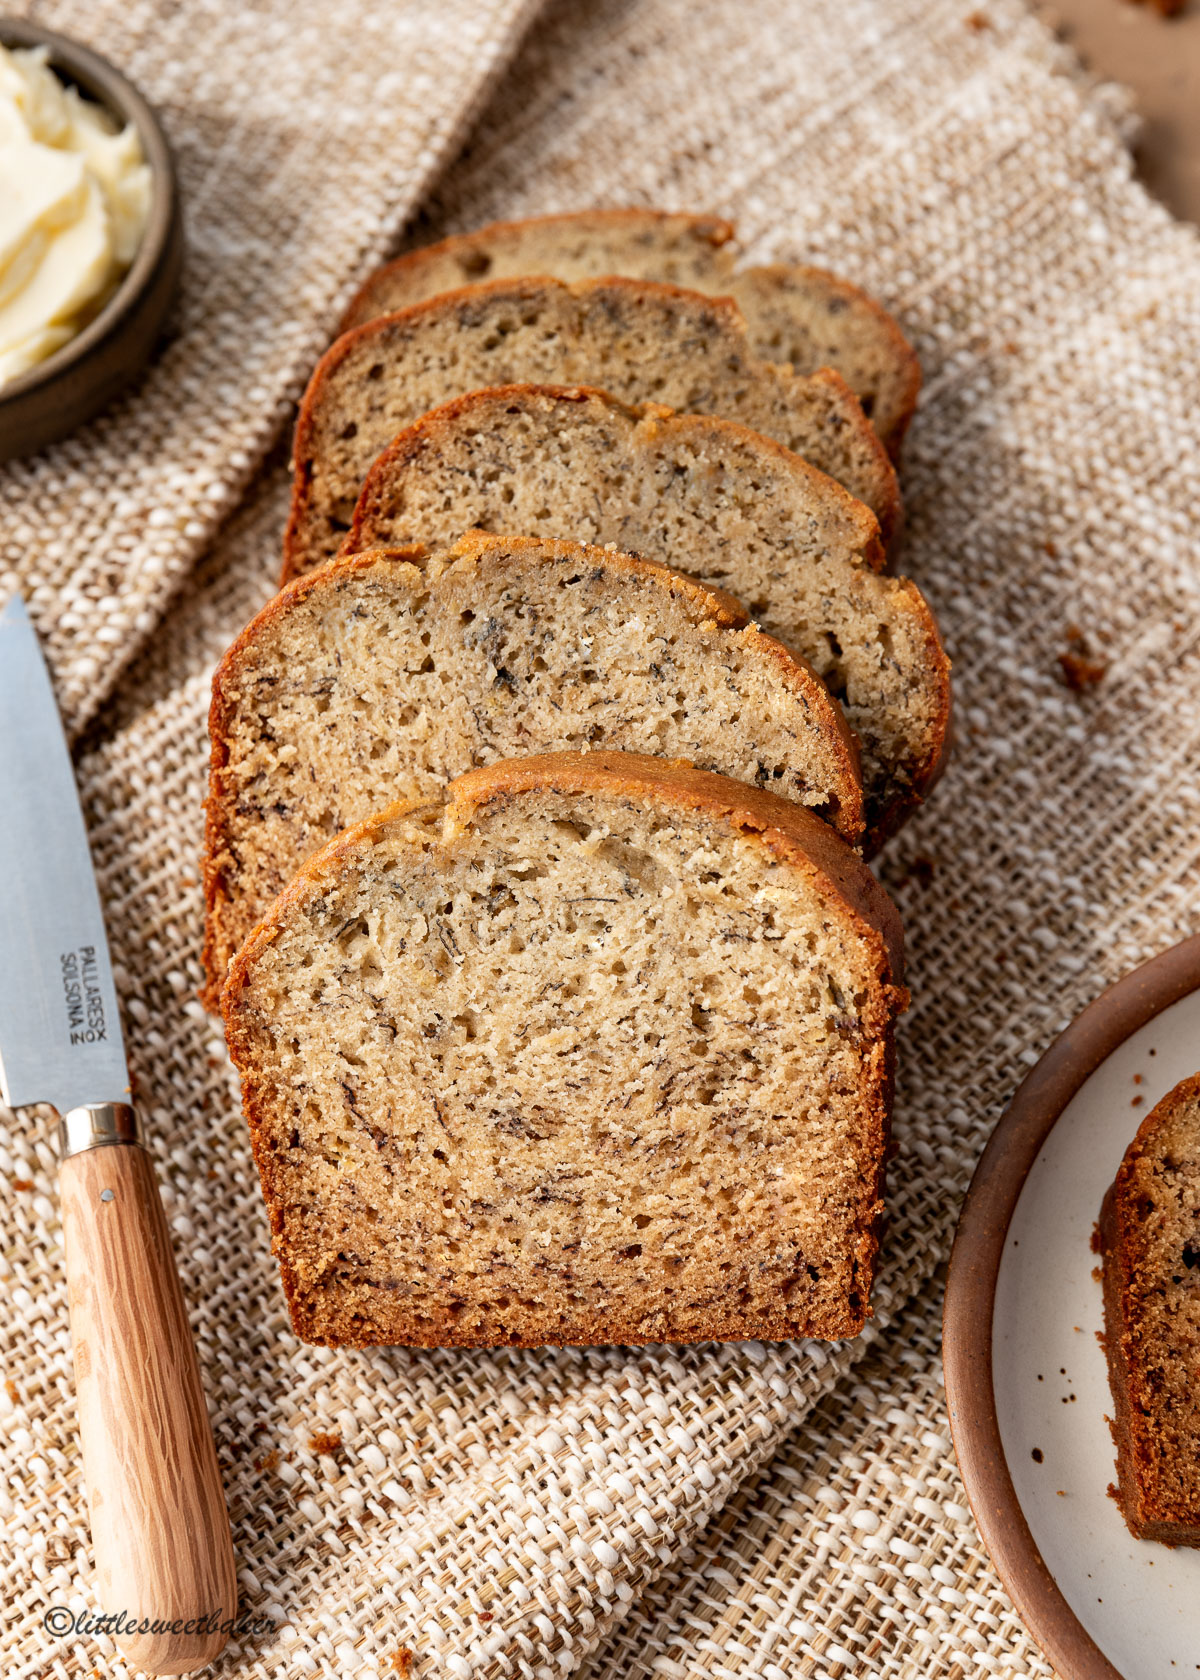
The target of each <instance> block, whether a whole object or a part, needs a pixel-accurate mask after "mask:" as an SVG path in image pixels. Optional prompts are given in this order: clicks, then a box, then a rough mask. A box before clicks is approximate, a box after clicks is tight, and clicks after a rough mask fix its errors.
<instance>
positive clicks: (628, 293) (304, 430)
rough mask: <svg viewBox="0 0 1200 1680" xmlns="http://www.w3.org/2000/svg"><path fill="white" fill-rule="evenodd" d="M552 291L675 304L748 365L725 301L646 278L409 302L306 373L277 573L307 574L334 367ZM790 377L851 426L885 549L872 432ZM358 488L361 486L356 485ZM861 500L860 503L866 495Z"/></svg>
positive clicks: (768, 368) (833, 388)
mask: <svg viewBox="0 0 1200 1680" xmlns="http://www.w3.org/2000/svg"><path fill="white" fill-rule="evenodd" d="M554 290H559V291H561V292H563V293H567V294H570V295H571V296H573V297H575V298H577V299H579V300H581V301H582V302H583V303H585V304H588V305H594V306H595V307H596V308H597V310H598V311H599V312H600V313H601V314H604V313H606V303H607V298H608V297H611V299H612V301H613V303H614V305H615V306H616V307H620V306H621V304H622V303H623V302H626V301H628V300H630V299H632V298H634V297H638V296H649V297H651V298H653V299H655V300H657V301H659V302H675V303H677V304H678V305H679V306H680V307H681V308H686V309H688V310H690V311H692V312H693V313H694V314H695V315H696V316H697V318H698V319H703V318H704V317H710V318H712V319H713V320H714V321H716V322H718V323H719V330H720V331H722V332H723V333H726V334H729V335H731V336H733V337H735V338H737V339H740V340H741V341H743V342H744V343H745V345H746V352H747V360H748V361H753V360H754V357H753V355H752V353H751V347H750V344H749V340H748V338H747V336H746V329H745V322H744V321H743V319H742V316H741V312H740V311H739V310H738V308H737V306H736V304H735V303H734V302H733V301H732V299H730V298H720V297H710V296H708V295H707V294H703V293H698V292H689V291H686V290H685V289H684V288H682V287H679V286H669V285H663V284H660V283H658V282H654V281H644V280H624V279H621V278H619V277H617V278H609V279H604V280H598V281H582V282H579V283H578V284H576V285H571V286H567V285H564V284H563V283H562V282H559V281H555V280H549V279H539V278H536V277H535V278H533V279H524V280H494V281H485V282H484V283H483V284H481V285H478V286H464V287H460V288H458V289H457V290H455V291H451V292H442V293H439V294H438V295H437V296H436V297H434V298H431V299H429V300H427V301H426V302H424V303H419V304H414V305H413V306H412V307H411V308H409V309H404V310H400V311H398V312H397V313H395V314H392V315H381V316H378V317H376V318H375V319H374V320H371V321H367V322H365V323H364V324H363V325H362V326H360V327H356V328H354V329H353V330H352V331H351V332H348V333H344V334H343V335H342V336H341V338H339V339H337V340H336V342H335V343H334V344H333V345H331V346H330V348H329V349H328V350H327V351H326V352H325V354H324V355H323V356H322V357H321V360H320V361H319V362H318V363H317V366H316V368H315V369H314V370H313V375H312V378H311V379H310V380H309V383H308V387H307V389H306V390H305V393H304V396H303V398H302V399H301V403H300V410H299V414H298V416H297V420H296V432H295V439H294V442H293V463H294V465H293V480H292V498H291V507H290V510H289V514H288V522H287V527H286V529H285V532H284V543H283V554H284V558H283V567H284V575H285V576H294V575H296V574H297V573H298V572H302V571H306V570H308V569H310V559H309V556H308V555H307V553H306V551H305V546H304V542H305V536H306V532H307V530H308V527H309V525H310V523H311V520H312V516H313V509H312V500H313V490H312V483H313V449H314V443H315V441H316V433H317V428H318V416H319V415H320V414H321V412H322V408H323V405H324V404H325V402H326V398H327V392H328V390H329V387H330V385H331V383H332V381H333V378H334V375H335V374H336V373H337V371H338V369H339V368H340V367H341V366H342V364H343V363H344V362H345V361H346V360H347V359H348V358H349V357H351V356H353V355H357V354H358V352H359V351H360V350H362V349H364V348H365V347H366V346H368V345H371V346H374V347H375V348H377V349H378V351H379V354H380V356H381V358H383V359H384V360H386V358H387V356H388V355H389V353H390V352H391V351H392V349H393V348H395V347H396V346H397V345H399V344H401V343H402V342H403V340H404V339H405V338H406V337H407V336H408V335H409V334H410V333H411V332H413V331H414V330H417V329H419V328H420V326H421V325H422V324H423V323H428V322H431V321H439V320H441V319H448V320H452V319H453V318H454V317H455V315H458V316H459V317H460V318H465V317H469V315H470V314H471V312H472V311H473V310H478V309H479V308H480V306H482V305H484V304H485V303H486V302H487V300H489V299H491V298H498V297H506V298H510V299H511V300H512V301H513V304H514V306H519V305H520V304H521V303H522V302H523V301H525V302H529V303H534V302H537V301H539V300H540V299H543V298H545V297H546V295H547V294H548V293H549V292H552V291H554ZM758 365H759V367H760V368H761V369H762V372H763V377H764V378H767V377H768V376H771V377H778V376H779V369H778V368H776V367H775V366H774V364H771V363H766V362H760V363H759V364H758ZM796 377H797V381H798V382H799V383H803V384H805V385H807V386H809V387H810V388H812V387H822V388H824V390H825V391H826V392H828V394H829V397H830V399H831V401H832V402H833V404H834V405H835V407H836V409H837V413H838V425H839V427H843V428H844V427H845V426H852V427H853V428H854V436H855V440H856V443H857V445H858V447H859V448H860V449H861V450H862V452H863V455H864V456H865V457H866V458H867V459H868V461H869V469H868V476H869V477H870V479H871V482H872V492H871V494H870V502H871V506H872V509H873V511H874V513H875V515H876V518H877V519H878V522H879V528H880V532H881V534H882V537H883V541H884V544H885V546H886V545H889V544H890V543H891V542H892V540H893V539H894V538H895V537H896V536H897V535H898V533H899V529H900V523H901V513H902V508H901V500H900V490H899V483H898V480H897V478H896V473H895V469H894V467H893V466H892V463H891V460H890V459H889V457H888V453H887V451H886V449H885V448H884V446H883V444H882V442H881V441H880V439H879V437H878V434H877V433H876V432H875V431H874V430H873V429H872V427H871V425H870V423H869V422H868V421H867V419H866V417H865V416H864V414H863V412H862V409H861V408H860V407H859V404H858V400H857V398H856V397H855V395H854V393H853V392H852V391H851V389H850V387H849V386H848V385H847V384H846V382H845V380H844V379H843V378H842V377H841V375H840V374H838V373H836V372H834V371H833V370H832V369H830V368H820V369H819V370H818V371H817V372H816V373H813V374H810V375H805V376H796ZM364 476H365V475H364ZM358 488H359V489H361V483H360V485H359V486H358ZM862 499H864V500H866V499H868V496H867V494H866V493H864V496H863V498H862Z"/></svg>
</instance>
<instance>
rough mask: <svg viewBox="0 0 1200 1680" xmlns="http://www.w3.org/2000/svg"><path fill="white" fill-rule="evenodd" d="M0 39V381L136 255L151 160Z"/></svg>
mask: <svg viewBox="0 0 1200 1680" xmlns="http://www.w3.org/2000/svg"><path fill="white" fill-rule="evenodd" d="M48 57H49V54H48V51H47V49H46V48H45V47H30V48H25V49H24V50H21V49H18V50H17V51H15V52H14V51H10V50H9V49H8V48H7V47H5V46H3V45H0V386H3V385H5V384H7V383H8V381H9V380H11V379H13V378H15V377H16V375H17V374H20V373H26V372H28V370H29V369H30V368H32V367H36V366H37V364H38V363H39V362H42V361H45V359H46V358H47V357H48V356H51V355H53V353H54V352H55V351H56V350H58V349H61V347H62V346H63V345H64V344H66V343H67V341H68V340H69V339H71V338H73V337H74V336H75V334H76V333H77V332H78V331H79V330H80V328H81V327H83V326H86V324H87V323H88V321H89V320H92V319H94V318H95V316H96V315H97V314H98V312H99V310H100V309H101V308H102V307H103V306H104V304H105V303H107V302H108V299H109V298H110V297H111V296H112V294H113V292H114V291H115V290H116V287H117V282H118V280H119V279H120V277H121V276H122V275H123V274H124V273H125V271H126V270H127V269H128V268H129V266H130V264H131V263H132V262H133V259H134V256H135V255H136V254H137V248H138V246H139V244H140V243H141V239H142V234H143V233H144V232H145V229H146V222H147V220H148V218H149V214H150V166H149V165H148V164H147V162H146V160H145V156H144V154H143V152H142V143H141V140H140V138H139V137H138V132H137V130H136V128H134V127H133V125H132V124H131V123H127V124H126V125H125V126H124V127H123V128H122V127H118V125H117V123H116V120H115V119H114V117H113V116H112V115H111V114H110V113H109V112H108V111H107V110H105V109H104V107H103V106H102V105H97V104H96V103H95V102H94V101H92V100H85V99H84V98H83V97H82V96H81V95H80V93H79V90H78V89H77V88H75V87H71V86H68V85H66V84H64V83H63V82H61V81H59V79H58V77H57V76H56V75H55V74H54V72H53V70H51V69H50V66H49V63H48Z"/></svg>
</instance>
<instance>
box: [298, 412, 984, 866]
mask: <svg viewBox="0 0 1200 1680" xmlns="http://www.w3.org/2000/svg"><path fill="white" fill-rule="evenodd" d="M507 404H511V405H512V406H513V407H514V408H515V409H531V408H532V409H535V410H536V408H537V407H539V406H545V407H548V408H551V409H553V408H554V407H555V406H556V405H562V407H563V408H565V409H567V410H571V409H573V408H575V407H578V406H581V405H583V404H599V405H601V406H602V407H603V408H605V409H607V410H608V411H609V412H611V413H612V414H614V415H616V416H619V417H620V418H621V419H622V420H624V421H625V422H626V423H627V424H629V425H630V426H632V427H636V428H640V429H642V430H643V431H644V429H645V428H647V427H650V426H652V427H654V428H655V429H656V430H657V429H659V428H661V430H662V432H663V433H665V434H666V436H667V438H668V439H670V438H671V437H678V438H680V439H681V440H685V441H690V440H695V441H696V443H697V444H704V445H706V446H710V447H711V448H712V450H713V452H714V454H717V455H721V454H723V453H724V448H725V447H727V446H729V445H733V446H735V447H737V448H743V449H747V448H748V449H750V450H752V451H753V452H754V455H755V456H756V457H762V458H763V459H764V461H765V462H766V463H767V464H768V465H769V466H774V467H775V468H776V469H777V470H778V471H781V472H785V473H787V474H789V475H791V476H792V477H794V478H795V480H796V481H797V483H798V484H799V486H800V487H801V490H802V492H803V491H804V490H806V489H807V490H810V491H811V492H812V493H813V495H814V497H817V498H819V499H820V500H821V501H823V502H824V503H826V504H827V505H829V506H831V507H833V508H836V510H837V517H838V519H839V520H840V521H842V522H844V523H845V525H846V526H847V527H848V528H849V529H850V530H852V531H854V537H853V539H852V546H854V547H856V548H857V554H858V557H859V558H861V562H862V564H863V565H864V566H865V567H866V568H867V569H869V570H871V571H876V572H878V571H882V570H883V568H884V565H885V556H884V552H883V547H882V544H881V542H880V540H879V527H878V524H877V522H876V520H875V517H874V515H873V514H872V513H871V511H870V509H869V508H867V507H865V506H864V505H863V504H862V503H861V502H859V501H857V500H856V499H855V497H853V496H852V495H851V494H850V493H849V491H847V490H845V489H844V488H843V487H842V486H841V485H840V484H837V483H836V482H835V481H834V480H833V479H831V478H829V477H828V476H827V475H826V474H825V473H822V472H821V471H820V470H819V469H818V468H816V467H813V466H810V465H809V463H808V462H807V461H805V460H803V459H802V458H801V457H800V456H798V455H796V454H794V453H793V452H792V451H791V450H789V449H788V448H786V447H785V445H783V444H781V443H777V442H775V441H774V440H773V439H770V438H765V437H762V436H761V435H760V434H759V433H757V432H752V431H750V429H749V428H748V427H746V426H743V425H742V424H741V423H740V422H738V421H735V420H724V419H718V418H716V417H713V416H710V415H689V414H677V413H676V412H675V411H674V410H672V409H669V408H666V407H664V406H663V405H662V404H655V403H647V404H630V403H625V402H622V401H621V400H620V399H619V398H616V397H613V396H612V395H611V394H610V393H608V392H606V391H602V390H599V389H597V388H596V387H594V386H586V385H571V386H558V385H503V386H494V387H488V388H485V389H483V390H479V391H471V392H467V393H466V394H465V395H463V396H461V397H454V398H452V399H451V400H450V401H449V402H446V403H443V404H441V405H440V406H439V407H438V408H436V409H433V410H431V411H430V412H429V413H428V414H426V415H424V416H422V418H421V419H420V420H417V421H416V422H414V424H413V425H411V426H407V427H405V429H404V430H403V431H401V432H400V433H398V434H397V435H396V437H395V438H394V439H393V440H392V442H391V444H390V445H389V447H388V448H387V449H386V450H385V451H384V452H383V454H382V455H380V456H379V458H378V459H377V460H376V462H375V464H374V466H373V467H372V468H371V470H370V472H369V473H368V475H367V477H366V479H365V481H364V483H363V486H362V490H361V492H360V494H359V498H358V503H357V505H356V507H355V510H354V515H353V519H352V521H351V526H350V530H349V531H348V533H347V535H346V537H345V539H344V541H343V544H342V549H341V552H342V553H344V554H345V553H352V552H354V551H355V550H356V549H358V548H360V547H361V546H363V545H364V543H365V544H366V545H367V546H373V545H374V544H376V543H377V542H378V541H380V540H381V539H380V534H379V530H378V527H379V526H380V525H381V524H382V525H384V527H385V530H386V515H387V507H388V498H389V495H390V493H391V487H392V485H393V484H394V483H395V482H396V481H397V480H398V479H400V478H402V477H403V475H404V474H405V473H407V472H410V471H415V472H417V473H420V472H421V470H422V466H423V463H424V462H425V461H426V460H428V461H430V462H431V463H433V464H434V465H435V466H436V463H437V461H438V459H439V457H440V456H442V455H443V454H444V453H445V451H446V450H447V447H448V446H449V445H451V444H453V443H455V442H456V441H457V434H460V433H461V432H462V429H463V427H464V425H465V426H466V427H467V428H472V427H481V426H485V425H487V423H488V417H489V412H490V413H493V414H494V412H495V410H496V408H497V407H498V406H503V405H507ZM555 424H556V425H558V424H561V422H558V421H557V417H556V419H555ZM700 452H702V451H700ZM286 581H287V579H286V573H285V582H286ZM896 581H897V584H898V585H899V586H900V587H901V588H902V591H903V598H904V603H905V610H906V612H907V615H908V617H909V618H910V620H911V621H912V623H913V625H914V629H915V632H916V635H917V636H918V637H919V640H920V641H921V643H923V646H924V655H923V658H924V666H925V669H926V671H927V672H929V673H930V684H931V689H932V691H933V716H932V719H931V720H930V723H929V726H928V734H927V739H926V741H925V743H924V746H925V751H924V755H923V756H922V757H919V758H914V760H913V761H912V763H911V764H909V765H906V772H907V774H906V777H905V778H904V779H902V780H901V781H899V782H897V784H896V785H895V786H894V787H893V788H892V789H891V791H890V795H889V797H888V798H887V801H886V803H885V804H883V805H882V806H881V807H880V808H876V807H875V805H874V802H872V805H871V809H870V812H869V822H868V831H867V839H866V854H867V856H868V857H871V856H874V855H875V853H876V852H878V850H879V849H880V847H881V846H882V845H883V844H884V842H885V841H886V840H887V839H889V838H890V837H891V835H893V834H895V833H896V832H897V831H898V830H899V829H900V828H901V827H902V826H903V824H904V822H905V821H906V820H907V818H908V817H909V816H910V815H911V814H912V812H913V811H914V810H915V809H916V808H917V807H919V806H920V805H921V804H922V803H923V802H924V800H925V799H926V798H927V797H928V795H929V793H930V792H931V790H932V789H933V787H934V786H935V785H936V783H937V781H938V780H939V778H940V776H941V774H942V772H943V770H944V768H945V765H946V762H947V760H948V758H949V753H950V746H951V738H952V737H951V691H950V662H949V660H948V658H947V657H946V651H945V648H944V646H943V644H942V639H941V634H940V631H939V629H938V625H937V622H936V620H935V618H934V615H933V612H932V610H931V608H930V606H929V603H928V602H927V601H926V599H925V597H924V596H923V595H922V593H921V591H920V590H919V589H918V588H917V586H916V584H914V583H912V582H911V581H909V580H906V579H899V580H896Z"/></svg>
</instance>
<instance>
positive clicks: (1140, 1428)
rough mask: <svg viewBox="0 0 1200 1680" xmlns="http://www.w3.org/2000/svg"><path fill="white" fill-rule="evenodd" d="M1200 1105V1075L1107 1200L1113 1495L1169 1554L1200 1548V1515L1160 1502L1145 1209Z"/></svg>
mask: <svg viewBox="0 0 1200 1680" xmlns="http://www.w3.org/2000/svg"><path fill="white" fill-rule="evenodd" d="M1197 1105H1200V1073H1198V1074H1194V1075H1193V1076H1192V1077H1191V1078H1190V1079H1185V1080H1183V1081H1182V1083H1181V1084H1179V1085H1177V1086H1176V1087H1175V1088H1174V1090H1172V1091H1171V1092H1169V1093H1168V1095H1167V1096H1166V1097H1164V1098H1163V1100H1162V1101H1161V1102H1160V1103H1158V1104H1157V1106H1156V1107H1155V1108H1153V1109H1152V1110H1151V1112H1150V1113H1149V1114H1148V1115H1147V1116H1146V1118H1145V1119H1144V1120H1143V1121H1142V1123H1141V1125H1140V1126H1139V1127H1138V1130H1137V1134H1136V1135H1135V1137H1134V1139H1133V1142H1132V1143H1131V1144H1130V1145H1129V1148H1128V1149H1127V1150H1126V1151H1125V1155H1124V1157H1123V1159H1122V1161H1121V1165H1120V1167H1119V1168H1118V1170H1117V1176H1116V1178H1115V1179H1114V1180H1113V1182H1112V1184H1111V1185H1110V1186H1109V1188H1108V1190H1107V1192H1106V1193H1105V1197H1104V1202H1103V1205H1102V1207H1101V1210H1100V1222H1099V1225H1098V1228H1097V1235H1098V1241H1099V1247H1100V1252H1101V1255H1102V1279H1103V1288H1104V1338H1103V1339H1104V1353H1105V1359H1106V1361H1107V1364H1108V1380H1109V1387H1110V1389H1111V1390H1112V1397H1113V1406H1114V1410H1115V1416H1114V1417H1112V1418H1110V1420H1109V1427H1110V1429H1111V1431H1112V1437H1113V1443H1114V1445H1115V1447H1116V1451H1117V1485H1116V1486H1115V1487H1114V1488H1110V1490H1109V1491H1110V1492H1112V1493H1113V1494H1114V1496H1115V1498H1116V1501H1117V1505H1118V1507H1119V1508H1120V1511H1121V1515H1122V1516H1123V1517H1124V1518H1125V1522H1126V1525H1127V1527H1128V1529H1129V1532H1130V1533H1131V1534H1132V1535H1133V1536H1134V1538H1135V1539H1138V1540H1157V1541H1160V1542H1161V1543H1162V1544H1163V1545H1167V1546H1200V1508H1198V1509H1197V1511H1196V1518H1195V1520H1194V1521H1185V1520H1181V1518H1180V1515H1179V1513H1178V1512H1177V1511H1172V1510H1170V1509H1169V1508H1167V1507H1166V1506H1165V1505H1164V1504H1163V1502H1162V1499H1161V1496H1160V1477H1159V1472H1158V1469H1157V1465H1156V1454H1155V1451H1154V1442H1153V1435H1154V1430H1155V1416H1156V1413H1157V1412H1158V1411H1159V1410H1160V1407H1158V1406H1156V1405H1155V1404H1154V1396H1153V1394H1152V1392H1151V1389H1150V1385H1149V1383H1148V1380H1147V1372H1146V1370H1145V1368H1144V1364H1143V1362H1142V1359H1141V1358H1140V1357H1139V1350H1138V1343H1137V1303H1138V1298H1139V1294H1141V1293H1144V1288H1145V1284H1144V1281H1143V1280H1144V1276H1145V1273H1146V1272H1147V1271H1149V1270H1151V1269H1153V1259H1152V1256H1151V1254H1150V1251H1149V1244H1148V1241H1147V1223H1146V1210H1145V1203H1146V1201H1147V1200H1148V1196H1147V1191H1148V1189H1149V1187H1150V1172H1151V1168H1152V1166H1153V1163H1154V1161H1155V1158H1156V1157H1157V1156H1158V1155H1159V1153H1160V1151H1161V1145H1160V1142H1159V1133H1160V1132H1161V1131H1162V1129H1163V1128H1164V1126H1166V1125H1169V1124H1170V1123H1171V1121H1172V1120H1173V1119H1174V1118H1175V1116H1176V1115H1177V1114H1178V1113H1179V1112H1180V1111H1181V1110H1185V1109H1189V1108H1190V1109H1195V1108H1196V1106H1197Z"/></svg>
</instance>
